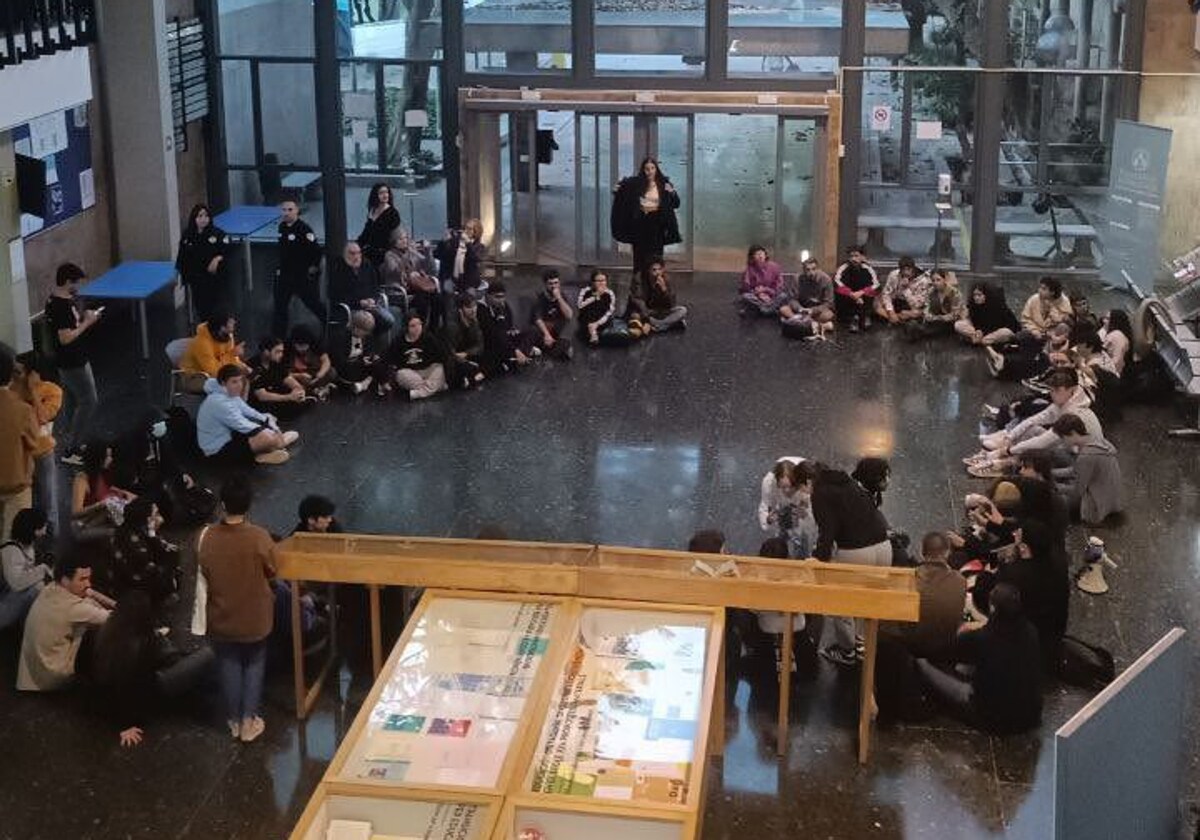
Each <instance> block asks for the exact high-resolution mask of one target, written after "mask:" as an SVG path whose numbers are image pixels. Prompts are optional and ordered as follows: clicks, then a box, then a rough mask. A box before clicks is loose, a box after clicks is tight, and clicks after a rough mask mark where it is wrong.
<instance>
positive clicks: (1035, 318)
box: [1021, 277, 1072, 339]
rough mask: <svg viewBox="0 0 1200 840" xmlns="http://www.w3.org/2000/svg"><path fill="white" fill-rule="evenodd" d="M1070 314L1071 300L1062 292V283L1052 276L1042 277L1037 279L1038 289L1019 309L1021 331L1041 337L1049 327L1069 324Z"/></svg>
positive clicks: (1037, 337) (1033, 336)
mask: <svg viewBox="0 0 1200 840" xmlns="http://www.w3.org/2000/svg"><path fill="white" fill-rule="evenodd" d="M1071 316H1072V311H1071V301H1070V299H1069V298H1067V296H1066V295H1064V294H1063V287H1062V283H1060V282H1059V281H1058V280H1055V279H1054V278H1053V277H1043V278H1042V279H1041V280H1039V281H1038V290H1037V291H1036V292H1034V293H1033V294H1032V295H1030V296H1029V299H1028V300H1027V301H1025V306H1024V307H1022V309H1021V331H1022V332H1023V333H1025V334H1026V335H1028V336H1030V337H1032V338H1035V339H1041V338H1044V337H1045V336H1046V333H1047V331H1049V329H1050V328H1051V327H1053V326H1055V325H1057V324H1069V322H1070V321H1071Z"/></svg>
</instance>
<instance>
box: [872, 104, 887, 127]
mask: <svg viewBox="0 0 1200 840" xmlns="http://www.w3.org/2000/svg"><path fill="white" fill-rule="evenodd" d="M891 129H892V106H891V105H872V106H871V130H872V131H891Z"/></svg>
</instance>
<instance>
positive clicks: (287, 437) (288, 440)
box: [283, 432, 300, 446]
mask: <svg viewBox="0 0 1200 840" xmlns="http://www.w3.org/2000/svg"><path fill="white" fill-rule="evenodd" d="M298 440H300V433H299V432H284V433H283V445H284V446H291V445H292V444H293V443H295V442H296V441H298Z"/></svg>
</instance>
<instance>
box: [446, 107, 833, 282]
mask: <svg viewBox="0 0 1200 840" xmlns="http://www.w3.org/2000/svg"><path fill="white" fill-rule="evenodd" d="M458 105H459V124H460V125H461V126H462V128H463V130H462V134H461V135H460V136H461V138H462V151H461V158H460V159H461V161H462V170H461V171H462V179H461V182H460V183H461V190H462V205H463V207H464V216H479V217H480V218H481V219H482V220H483V222H484V227H485V231H486V234H485V235H488V234H491V233H494V231H495V230H496V227H495V223H496V221H497V220H498V218H499V215H498V207H499V205H497V204H495V202H496V201H497V198H496V194H495V193H493V195H492V196H490V197H489V198H488V200H487V201H488V203H489V204H492V205H494V206H493V207H486V208H485V207H484V206H483V205H484V201H485V198H484V195H483V193H484V192H485V191H487V190H488V189H489V187H490V188H492V189H493V190H494V189H495V188H498V187H500V186H501V185H500V184H499V183H497V182H496V180H495V177H494V176H495V175H496V174H498V173H499V166H498V164H499V161H498V155H499V149H498V148H496V144H494V143H490V141H489V139H488V138H490V137H493V136H497V135H495V134H493V133H490V132H494V131H495V130H497V129H498V123H499V118H500V116H501V115H502V114H507V113H512V112H514V111H533V112H536V111H539V110H547V111H566V110H571V111H574V112H575V113H576V117H575V127H576V131H575V138H574V147H575V164H574V165H575V186H576V202H575V235H576V242H575V248H576V255H577V261H578V264H579V265H580V266H587V265H590V264H589V263H588V262H586V261H584V259H583V257H584V256H585V251H584V250H583V248H582V245H583V229H584V224H585V220H584V209H583V207H582V201H581V195H582V186H583V172H582V163H581V154H582V136H581V132H580V131H579V128H580V123H581V119H580V117H581V115H612V116H617V117H620V116H633V117H634V121H635V123H634V125H635V127H634V156H635V158H636V159H637V160H638V161H640V160H641V159H642V157H644V156H645V153H642V154H639V150H643V149H644V150H646V151H650V150H654V151H657V148H658V145H659V144H658V131H657V127H658V119H659V118H664V117H685V118H687V121H688V122H687V124H688V129H687V138H688V149H687V155H688V158H687V159H688V166H687V172H686V174H685V180H686V185H685V189H686V191H687V192H686V196H687V201H686V202H685V207H684V212H683V214H682V217H681V218H680V228H681V231H680V232H681V234H682V235H683V239H684V258H685V261H686V262H685V264H684V265H676V266H675V268H676V270H680V271H694V270H700V271H703V270H706V268H705V267H704V266H699V267H696V266H695V265H694V264H693V255H694V251H693V244H692V235H691V234H692V232H693V230H694V227H695V210H694V207H693V202H692V201H691V197H692V196H694V195H695V165H694V149H695V119H694V117H695V115H696V114H698V113H721V114H743V113H758V114H769V115H773V116H777V117H778V119H779V123H778V125H779V126H780V128H783V127H784V126H786V125H787V121H788V119H789V118H801V119H811V120H815V122H816V126H817V142H816V143H814V161H813V170H814V199H813V202H814V207H815V208H819V209H818V210H816V211H815V212H816V219H815V221H814V228H815V229H816V231H817V235H816V238H817V239H818V240H819V243H820V244H819V246H818V248H816V249H814V255H815V256H817V257H818V258H819V259H821V260H822V262H823V263H824V264H825V265H827V266H830V265H833V264H834V262H835V259H836V256H837V245H838V235H837V234H838V231H837V224H838V207H839V186H840V177H839V176H840V161H841V157H842V145H841V142H840V138H841V126H842V98H841V96H840V95H839V94H837V93H832V92H830V93H824V94H811V93H803V92H789V93H784V92H780V93H772V94H762V93H747V92H741V93H726V92H697V91H672V92H656V93H655V94H653V95H651V97H650V98H649V100H648V99H647V97H646V94H644V93H641V92H634V91H622V90H609V91H600V90H561V89H534V90H530V89H522V90H498V89H494V88H493V89H479V88H473V89H463V90H460V91H459V92H458ZM489 120H495V121H496V124H495V127H492V124H491V123H490V122H489ZM535 125H536V124H535ZM612 125H615V122H614V123H613V124H612ZM611 130H613V129H612V128H610V131H611ZM777 134H778V136H777V138H776V164H777V168H778V166H779V165H780V164H781V160H782V155H783V151H784V138H783V137H782V132H777ZM611 154H612V151H611V144H610V155H611ZM489 156H490V158H491V160H490V162H485V158H489ZM530 165H531V166H536V162H533V161H531V162H530ZM613 166H614V164H612V163H610V164H609V169H610V170H611V169H612V167H613ZM617 168H619V166H618V167H617ZM493 169H494V170H495V172H494V173H493V172H492V171H491V170H493ZM608 174H609V175H611V174H612V173H611V171H610V172H609V173H608ZM628 174H629V173H624V172H622V173H619V177H618V178H617V179H616V180H618V181H619V179H620V177H625V176H626V175H628ZM777 174H778V173H777ZM599 195H600V193H597V197H596V201H597V204H598V210H597V212H599V205H600V204H602V202H601V201H600V198H599ZM782 196H783V185H782V183H781V181H780V179H779V178H778V177H777V178H776V184H775V198H776V201H777V204H776V206H777V207H779V206H781V204H780V203H779V202H781V201H782ZM535 198H536V196H535ZM533 204H534V208H533V215H534V219H533V225H534V227H535V233H534V236H535V237H536V226H537V218H536V216H537V207H536V204H537V202H536V200H535V201H534V202H533ZM604 212H607V207H605V208H604ZM486 216H490V217H491V219H490V220H489V218H486ZM780 216H781V214H777V221H776V231H777V233H778V225H779V224H780V222H779V221H778V217H780ZM498 245H499V243H498V242H490V243H489V251H490V252H491V253H492V255H493V258H495V259H496V262H497V263H500V264H516V263H517V262H519V261H515V260H506V259H503V258H502V256H501V255H499V254H497V253H496V252H497V251H498ZM532 253H534V254H536V253H537V251H536V250H533V251H532ZM605 267H608V266H605Z"/></svg>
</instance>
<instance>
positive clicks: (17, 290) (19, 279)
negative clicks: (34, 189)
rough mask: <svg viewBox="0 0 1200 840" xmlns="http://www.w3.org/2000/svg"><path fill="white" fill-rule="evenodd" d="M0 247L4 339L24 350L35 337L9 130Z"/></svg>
mask: <svg viewBox="0 0 1200 840" xmlns="http://www.w3.org/2000/svg"><path fill="white" fill-rule="evenodd" d="M0 248H2V249H3V250H2V251H0V342H3V343H4V344H7V345H8V346H9V347H11V348H12V349H14V350H16V351H17V352H18V353H20V352H23V351H25V350H29V349H30V348H31V347H33V337H32V336H31V335H30V329H29V284H28V283H27V282H26V279H25V245H24V243H23V242H22V240H21V211H20V209H19V207H18V202H17V166H16V161H15V159H14V157H13V143H12V135H11V134H10V133H9V132H7V131H0Z"/></svg>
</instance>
